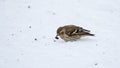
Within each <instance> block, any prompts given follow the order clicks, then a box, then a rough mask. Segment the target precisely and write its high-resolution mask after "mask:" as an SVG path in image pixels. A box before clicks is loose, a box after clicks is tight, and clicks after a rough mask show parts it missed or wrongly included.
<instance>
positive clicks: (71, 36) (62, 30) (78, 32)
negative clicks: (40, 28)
mask: <svg viewBox="0 0 120 68" xmlns="http://www.w3.org/2000/svg"><path fill="white" fill-rule="evenodd" d="M58 36H60V38H61V39H63V40H64V41H76V40H77V39H80V38H81V37H83V36H94V34H91V33H90V30H86V29H83V28H82V27H79V26H75V25H66V26H63V27H59V28H58V29H57V35H56V37H55V38H56V39H59V38H58Z"/></svg>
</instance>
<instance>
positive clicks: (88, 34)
mask: <svg viewBox="0 0 120 68" xmlns="http://www.w3.org/2000/svg"><path fill="white" fill-rule="evenodd" d="M81 36H95V34H91V33H87V32H85V33H83V34H81Z"/></svg>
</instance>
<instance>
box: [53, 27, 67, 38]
mask: <svg viewBox="0 0 120 68" xmlns="http://www.w3.org/2000/svg"><path fill="white" fill-rule="evenodd" d="M64 34H65V29H64V28H63V27H59V28H58V29H57V35H56V37H55V38H56V39H59V38H58V36H63V35H64Z"/></svg>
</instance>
